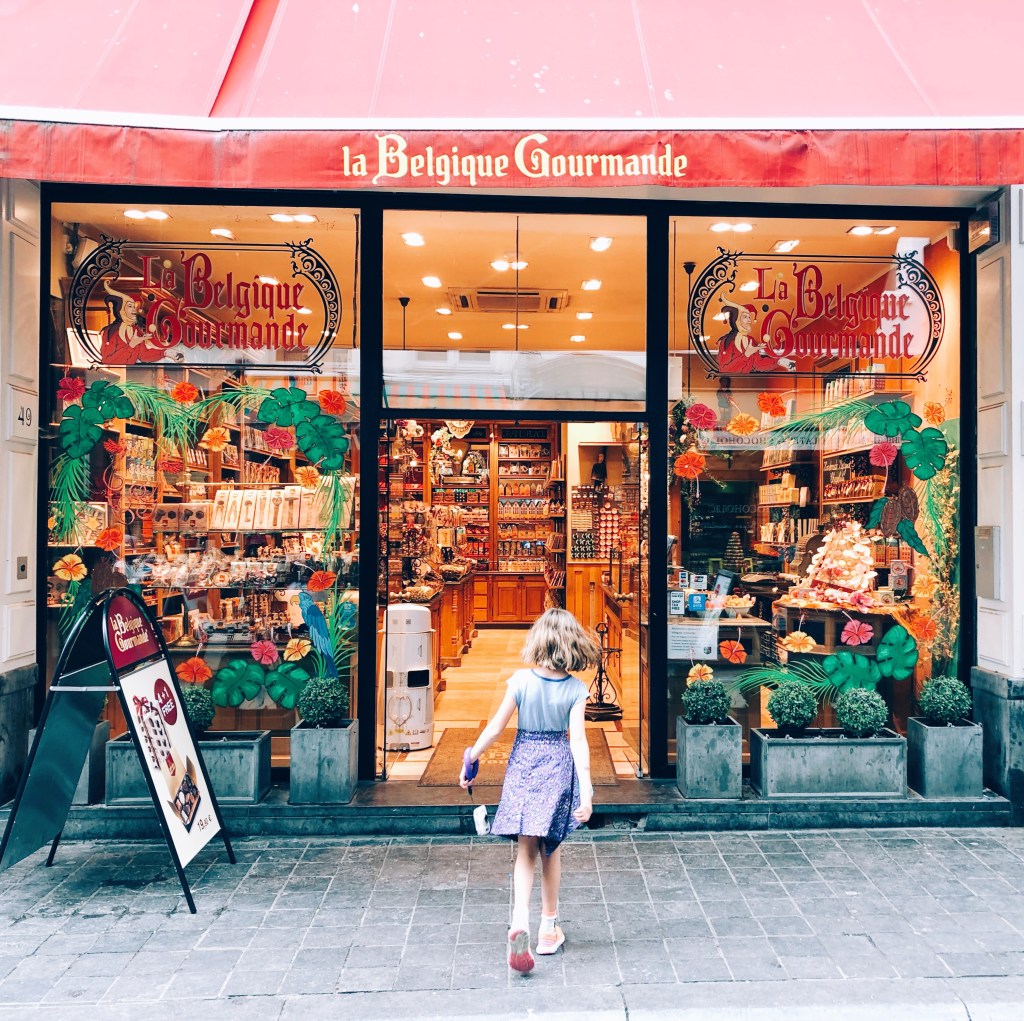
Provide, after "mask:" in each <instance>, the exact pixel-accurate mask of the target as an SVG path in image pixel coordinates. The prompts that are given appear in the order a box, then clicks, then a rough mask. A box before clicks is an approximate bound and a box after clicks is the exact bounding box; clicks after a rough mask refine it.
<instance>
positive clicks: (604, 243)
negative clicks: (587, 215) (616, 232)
mask: <svg viewBox="0 0 1024 1021" xmlns="http://www.w3.org/2000/svg"><path fill="white" fill-rule="evenodd" d="M613 240H614V239H613V238H609V237H597V238H591V239H590V248H591V250H592V251H595V252H607V251H608V249H609V248H611V246H612V241H613Z"/></svg>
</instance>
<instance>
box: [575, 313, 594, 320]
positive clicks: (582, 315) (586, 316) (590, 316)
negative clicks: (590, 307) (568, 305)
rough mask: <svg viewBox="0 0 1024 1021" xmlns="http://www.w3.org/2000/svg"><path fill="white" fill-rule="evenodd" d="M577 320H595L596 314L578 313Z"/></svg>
mask: <svg viewBox="0 0 1024 1021" xmlns="http://www.w3.org/2000/svg"><path fill="white" fill-rule="evenodd" d="M576 318H577V319H593V318H594V313H593V312H577V313H576Z"/></svg>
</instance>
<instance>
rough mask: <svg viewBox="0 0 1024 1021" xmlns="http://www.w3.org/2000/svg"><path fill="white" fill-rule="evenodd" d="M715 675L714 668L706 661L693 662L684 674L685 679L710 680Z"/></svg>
mask: <svg viewBox="0 0 1024 1021" xmlns="http://www.w3.org/2000/svg"><path fill="white" fill-rule="evenodd" d="M714 676H715V672H714V670H712V669H711V667H709V666H708V665H707V663H694V664H693V666H692V667H690V672H689V673H688V674H687V675H686V679H687V681H691V682H692V681H710V680H711V678H712V677H714Z"/></svg>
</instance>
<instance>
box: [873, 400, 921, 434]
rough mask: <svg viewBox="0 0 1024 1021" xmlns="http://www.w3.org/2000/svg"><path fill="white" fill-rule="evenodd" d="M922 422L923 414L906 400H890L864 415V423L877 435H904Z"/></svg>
mask: <svg viewBox="0 0 1024 1021" xmlns="http://www.w3.org/2000/svg"><path fill="white" fill-rule="evenodd" d="M920 424H921V416H920V415H915V414H914V413H913V412H912V411H911V410H910V405H909V404H907V402H906V401H888V402H887V403H885V404H879V405H878V407H877V408H874V409H873V410H871V411H869V412H868V413H867V414H866V415H865V416H864V425H865V426H866V427H867V428H868V429H870V430H871V431H872V432H873V433H874V434H875V435H876V436H903V435H905V434H906V433H908V432H910V431H911V430H912V429H916V428H917V427H918V426H919V425H920Z"/></svg>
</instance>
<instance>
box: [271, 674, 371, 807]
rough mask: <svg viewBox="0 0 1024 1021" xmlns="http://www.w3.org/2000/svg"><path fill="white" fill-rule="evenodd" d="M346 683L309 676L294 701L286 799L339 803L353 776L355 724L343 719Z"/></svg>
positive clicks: (345, 715) (352, 785)
mask: <svg viewBox="0 0 1024 1021" xmlns="http://www.w3.org/2000/svg"><path fill="white" fill-rule="evenodd" d="M348 702H349V699H348V683H347V682H346V681H345V680H342V679H341V678H339V677H313V678H311V679H310V680H309V681H308V682H307V684H306V686H305V687H304V688H303V689H302V692H301V694H300V695H299V697H298V701H297V702H296V708H297V709H298V711H299V716H301V717H302V719H301V722H299V723H297V724H296V725H295V726H294V727H292V730H291V771H290V780H289V787H288V800H289V801H290V802H292V804H298V805H306V804H322V805H323V804H326V805H343V804H345V803H347V802H349V801H351V800H352V795H353V794H355V789H356V778H357V776H358V768H359V766H358V751H359V721H358V720H352V719H348V709H349V704H348Z"/></svg>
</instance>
